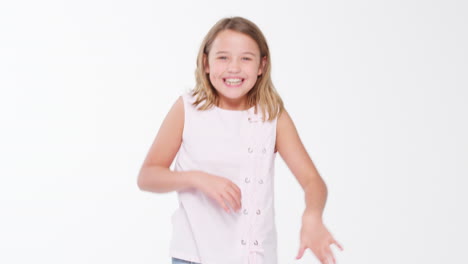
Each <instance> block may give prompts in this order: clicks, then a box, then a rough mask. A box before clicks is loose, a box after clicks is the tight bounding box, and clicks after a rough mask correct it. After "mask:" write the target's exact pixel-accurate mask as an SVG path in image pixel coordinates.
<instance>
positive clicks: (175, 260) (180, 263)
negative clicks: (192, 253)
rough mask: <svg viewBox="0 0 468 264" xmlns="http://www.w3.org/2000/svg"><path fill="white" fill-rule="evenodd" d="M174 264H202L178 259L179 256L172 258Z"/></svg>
mask: <svg viewBox="0 0 468 264" xmlns="http://www.w3.org/2000/svg"><path fill="white" fill-rule="evenodd" d="M172 264H200V263H196V262H192V261H187V260H183V259H178V258H172Z"/></svg>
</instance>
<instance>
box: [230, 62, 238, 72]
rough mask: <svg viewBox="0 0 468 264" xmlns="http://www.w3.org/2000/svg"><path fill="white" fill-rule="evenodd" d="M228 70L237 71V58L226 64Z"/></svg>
mask: <svg viewBox="0 0 468 264" xmlns="http://www.w3.org/2000/svg"><path fill="white" fill-rule="evenodd" d="M228 71H229V72H239V71H240V65H239V62H238V61H237V60H231V61H230V62H229V64H228Z"/></svg>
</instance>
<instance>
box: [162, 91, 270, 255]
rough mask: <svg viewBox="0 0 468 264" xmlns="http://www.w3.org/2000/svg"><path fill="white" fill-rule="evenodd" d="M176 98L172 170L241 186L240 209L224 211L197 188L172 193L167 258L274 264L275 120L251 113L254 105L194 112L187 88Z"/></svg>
mask: <svg viewBox="0 0 468 264" xmlns="http://www.w3.org/2000/svg"><path fill="white" fill-rule="evenodd" d="M182 98H183V101H184V109H185V110H184V112H185V123H184V130H183V136H182V144H181V146H180V149H179V152H178V154H177V159H176V163H175V167H174V170H175V171H189V170H199V171H204V172H207V173H210V174H214V175H217V176H221V177H225V178H228V179H230V180H231V181H232V182H234V183H235V184H237V186H239V188H240V190H241V197H242V198H241V203H242V208H241V210H239V211H238V212H235V211H233V210H232V208H230V213H227V212H226V211H224V209H223V208H222V207H221V206H220V205H219V204H218V203H217V202H216V201H214V200H213V199H211V198H210V197H208V196H207V195H205V194H204V193H202V192H201V191H199V190H197V189H194V188H192V189H186V190H185V191H179V192H177V194H178V200H179V208H178V209H177V210H176V211H175V212H174V213H173V215H172V218H171V221H172V227H173V228H172V240H171V244H170V256H172V257H175V258H179V259H184V260H187V261H192V262H197V263H201V264H277V233H276V224H275V208H274V193H273V190H274V177H273V176H274V160H275V157H276V152H274V149H275V142H276V122H277V119H276V118H275V119H274V120H273V121H266V122H262V119H261V111H260V108H259V109H258V113H257V114H255V113H254V107H252V108H250V109H248V110H244V111H236V110H226V109H221V108H219V107H216V106H214V107H213V108H211V109H209V110H205V111H199V110H197V109H196V108H195V106H193V105H192V104H191V103H192V102H193V101H194V100H195V98H194V97H193V96H192V95H191V93H190V92H185V93H184V94H182ZM203 103H204V102H202V103H201V104H203ZM266 114H267V115H268V113H266ZM227 205H228V204H227ZM228 206H229V205H228Z"/></svg>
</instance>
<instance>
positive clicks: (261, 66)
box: [257, 56, 267, 75]
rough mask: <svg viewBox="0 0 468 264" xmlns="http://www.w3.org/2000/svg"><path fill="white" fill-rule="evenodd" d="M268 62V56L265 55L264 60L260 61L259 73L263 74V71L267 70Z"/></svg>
mask: <svg viewBox="0 0 468 264" xmlns="http://www.w3.org/2000/svg"><path fill="white" fill-rule="evenodd" d="M266 63H267V57H266V56H263V58H262V60H261V61H260V67H259V68H258V73H257V75H262V74H263V72H264V71H265V66H266Z"/></svg>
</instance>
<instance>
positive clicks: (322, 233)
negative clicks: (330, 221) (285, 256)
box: [296, 214, 343, 264]
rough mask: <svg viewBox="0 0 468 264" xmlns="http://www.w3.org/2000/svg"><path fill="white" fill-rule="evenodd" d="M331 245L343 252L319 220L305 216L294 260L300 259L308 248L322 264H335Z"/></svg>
mask: <svg viewBox="0 0 468 264" xmlns="http://www.w3.org/2000/svg"><path fill="white" fill-rule="evenodd" d="M331 244H335V245H336V246H338V248H340V250H341V251H343V247H342V246H341V245H340V243H338V241H336V240H335V239H334V238H333V237H332V235H331V234H330V232H329V231H328V230H327V228H325V226H324V224H323V222H322V221H321V220H320V219H318V218H316V217H313V216H308V215H307V214H305V215H304V216H303V218H302V228H301V245H300V248H299V252H298V254H297V256H296V259H300V258H302V255H304V251H305V250H306V249H307V248H310V250H312V252H313V253H314V254H315V256H316V257H317V258H318V259H319V260H320V262H321V263H322V264H335V263H336V261H335V257H334V256H333V252H332V251H331V249H330V245H331Z"/></svg>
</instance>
